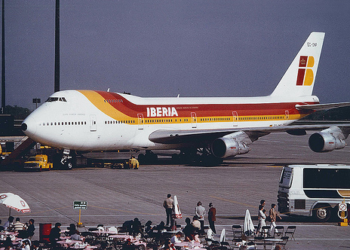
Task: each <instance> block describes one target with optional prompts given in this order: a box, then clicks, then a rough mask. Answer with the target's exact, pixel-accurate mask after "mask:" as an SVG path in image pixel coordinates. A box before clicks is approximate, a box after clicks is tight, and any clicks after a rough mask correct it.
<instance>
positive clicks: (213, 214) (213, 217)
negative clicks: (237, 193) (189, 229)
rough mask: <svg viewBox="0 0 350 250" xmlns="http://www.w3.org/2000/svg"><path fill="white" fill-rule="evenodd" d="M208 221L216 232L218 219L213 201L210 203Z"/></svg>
mask: <svg viewBox="0 0 350 250" xmlns="http://www.w3.org/2000/svg"><path fill="white" fill-rule="evenodd" d="M208 221H209V226H210V229H211V230H212V231H213V233H214V234H216V230H215V221H216V208H215V207H214V206H213V203H211V202H210V203H209V211H208Z"/></svg>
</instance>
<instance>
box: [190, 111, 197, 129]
mask: <svg viewBox="0 0 350 250" xmlns="http://www.w3.org/2000/svg"><path fill="white" fill-rule="evenodd" d="M191 123H192V128H197V115H196V113H195V112H191Z"/></svg>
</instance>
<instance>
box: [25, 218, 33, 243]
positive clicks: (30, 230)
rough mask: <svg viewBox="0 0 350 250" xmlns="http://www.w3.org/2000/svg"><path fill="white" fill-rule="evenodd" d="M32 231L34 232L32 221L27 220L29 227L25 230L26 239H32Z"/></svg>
mask: <svg viewBox="0 0 350 250" xmlns="http://www.w3.org/2000/svg"><path fill="white" fill-rule="evenodd" d="M34 231H35V227H34V220H33V219H30V220H29V226H28V229H27V234H28V239H30V240H31V239H32V237H33V235H34Z"/></svg>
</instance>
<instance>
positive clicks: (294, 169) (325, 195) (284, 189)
mask: <svg viewBox="0 0 350 250" xmlns="http://www.w3.org/2000/svg"><path fill="white" fill-rule="evenodd" d="M277 197H278V199H277V202H278V211H279V212H280V213H281V214H286V215H304V216H313V217H314V218H315V219H316V220H317V221H321V222H325V221H328V220H329V219H330V217H331V216H332V215H336V214H338V205H339V203H341V202H343V201H345V203H346V204H347V205H348V204H349V203H350V166H346V165H338V164H336V165H330V164H318V165H289V166H285V167H284V168H283V170H282V172H281V177H280V182H279V190H278V196H277ZM348 207H350V206H348Z"/></svg>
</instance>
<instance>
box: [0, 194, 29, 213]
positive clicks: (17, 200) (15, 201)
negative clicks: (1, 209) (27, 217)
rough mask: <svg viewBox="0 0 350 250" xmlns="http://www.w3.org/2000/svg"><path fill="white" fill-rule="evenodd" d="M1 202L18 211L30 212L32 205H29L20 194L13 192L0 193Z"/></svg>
mask: <svg viewBox="0 0 350 250" xmlns="http://www.w3.org/2000/svg"><path fill="white" fill-rule="evenodd" d="M0 204H4V205H5V206H6V207H8V208H12V209H14V210H16V211H17V212H22V213H28V212H30V207H29V206H28V204H27V202H26V201H25V200H23V199H22V198H21V197H20V196H18V195H16V194H13V193H0ZM10 211H11V210H10ZM10 214H11V213H10Z"/></svg>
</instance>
